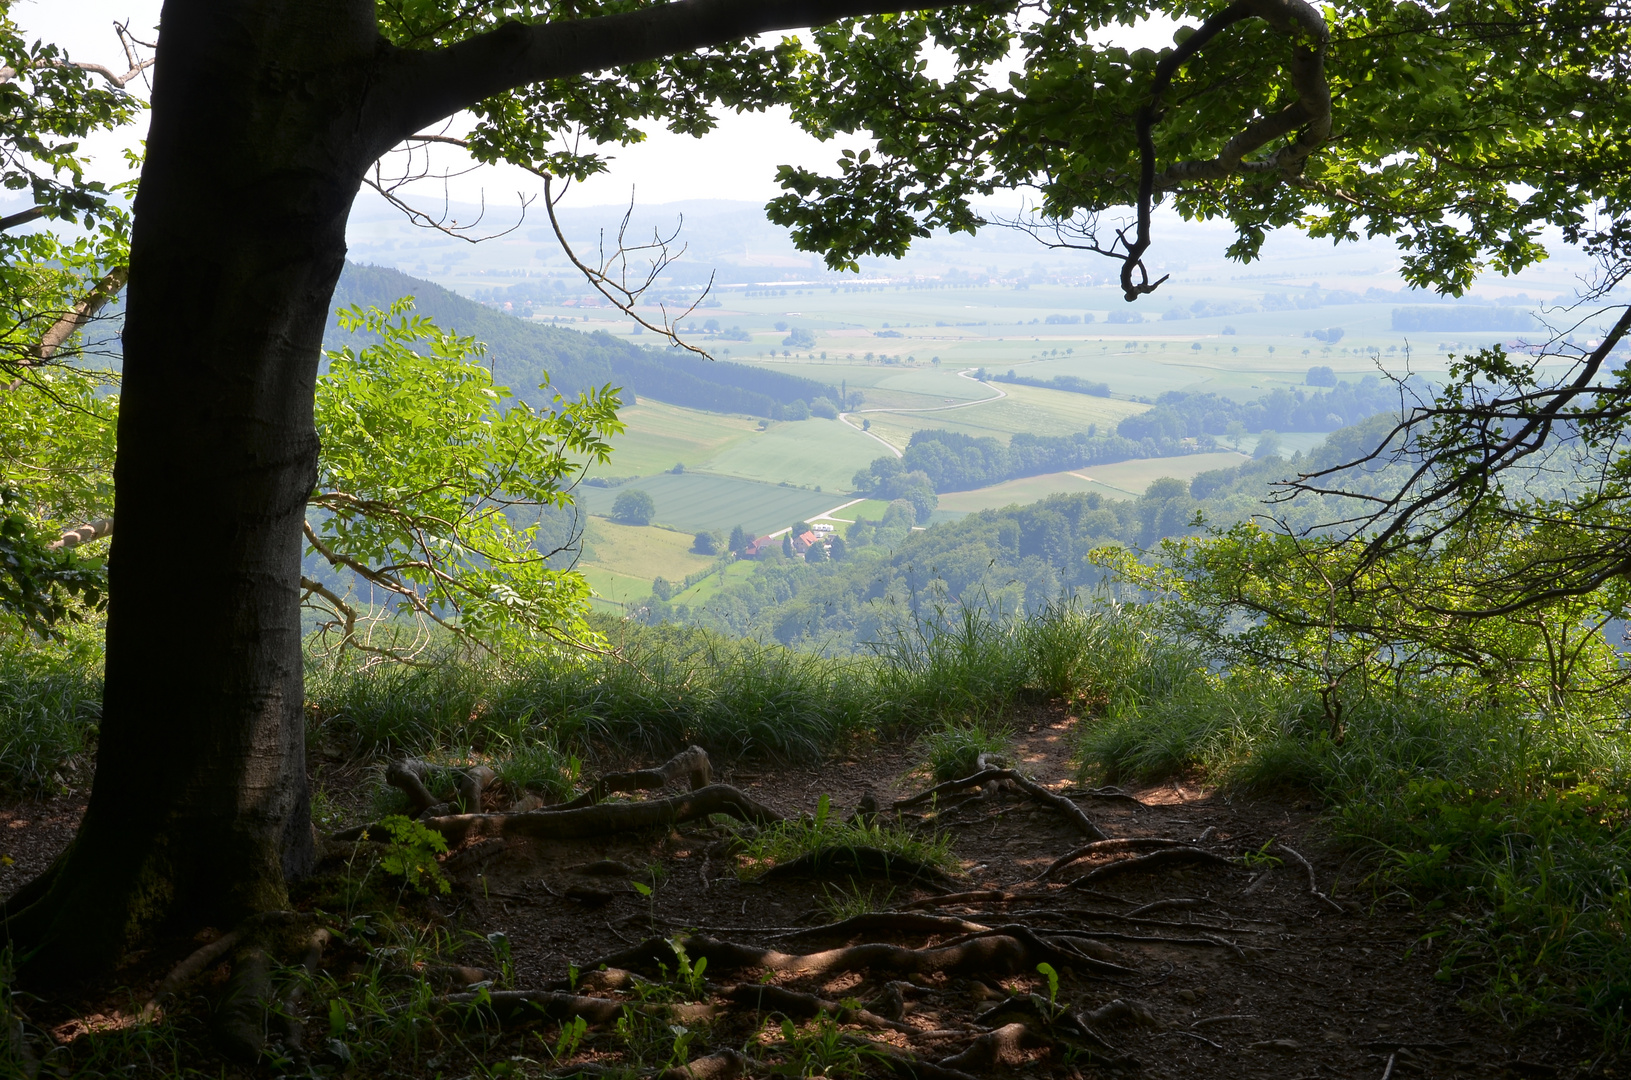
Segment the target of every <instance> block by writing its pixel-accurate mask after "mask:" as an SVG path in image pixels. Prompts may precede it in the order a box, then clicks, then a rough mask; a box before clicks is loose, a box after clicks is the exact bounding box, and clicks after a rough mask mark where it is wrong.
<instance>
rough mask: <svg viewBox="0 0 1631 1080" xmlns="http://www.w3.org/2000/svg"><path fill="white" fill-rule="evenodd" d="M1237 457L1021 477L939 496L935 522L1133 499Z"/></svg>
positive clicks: (1190, 457) (1141, 462)
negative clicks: (1079, 498)
mask: <svg viewBox="0 0 1631 1080" xmlns="http://www.w3.org/2000/svg"><path fill="white" fill-rule="evenodd" d="M1245 460H1246V457H1245V455H1243V454H1237V453H1234V452H1232V451H1224V452H1221V453H1216V454H1187V455H1184V456H1182V457H1163V458H1139V459H1137V460H1135V461H1118V462H1116V463H1114V464H1112V465H1094V466H1091V467H1087V468H1081V469H1074V470H1068V471H1066V472H1056V473H1047V474H1045V475H1043V476H1025V477H1021V478H1020V479H1018V480H1008V481H1005V482H1004V483H1001V484H993V485H991V486H990V487H983V488H976V489H975V490H973V491H954V492H950V493H947V494H944V495H941V496H940V506H939V508H938V509H937V510H936V511H935V520H936V521H947V520H951V519H953V518H957V517H961V516H962V515H964V514H969V513H973V512H974V511H976V510H997V509H1000V508H1002V507H1004V506H1013V505H1015V504H1016V503H1017V504H1019V505H1024V504H1026V503H1033V502H1037V501H1039V500H1042V499H1045V498H1047V497H1048V496H1049V495H1061V494H1066V495H1068V494H1073V493H1076V492H1095V491H1096V492H1098V493H1099V494H1100V495H1103V496H1104V497H1105V498H1107V499H1136V498H1137V497H1138V496H1139V495H1141V494H1143V492H1144V489H1145V488H1147V487H1149V486H1150V483H1151V482H1152V481H1155V480H1159V479H1160V478H1162V477H1165V476H1171V477H1176V478H1177V479H1179V480H1185V481H1187V480H1191V479H1193V478H1194V477H1195V476H1197V475H1198V474H1200V473H1203V472H1206V471H1208V470H1210V469H1224V468H1228V467H1230V466H1234V465H1239V464H1240V463H1241V462H1243V461H1245Z"/></svg>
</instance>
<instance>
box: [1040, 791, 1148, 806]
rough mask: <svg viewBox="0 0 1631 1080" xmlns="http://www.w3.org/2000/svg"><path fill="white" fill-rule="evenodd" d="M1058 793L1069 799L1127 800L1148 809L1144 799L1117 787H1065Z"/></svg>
mask: <svg viewBox="0 0 1631 1080" xmlns="http://www.w3.org/2000/svg"><path fill="white" fill-rule="evenodd" d="M1059 794H1061V795H1063V796H1065V797H1066V798H1070V799H1081V798H1087V799H1109V800H1111V801H1114V802H1129V803H1132V804H1133V805H1134V806H1136V807H1138V808H1139V809H1140V810H1148V809H1149V804H1147V803H1146V802H1144V800H1142V799H1140V798H1137V797H1136V796H1133V795H1130V794H1128V793H1127V792H1125V791H1123V790H1121V789H1120V788H1118V787H1101V788H1066V789H1065V790H1063V791H1061V792H1060V793H1059Z"/></svg>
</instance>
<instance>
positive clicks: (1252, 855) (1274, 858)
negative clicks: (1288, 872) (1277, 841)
mask: <svg viewBox="0 0 1631 1080" xmlns="http://www.w3.org/2000/svg"><path fill="white" fill-rule="evenodd" d="M1273 843H1274V838H1273V837H1270V838H1269V839H1268V840H1267V841H1265V842H1264V844H1263V846H1262V847H1260V848H1258V849H1257V850H1256V851H1245V852H1242V853H1241V855H1240V865H1241V866H1244V867H1245V868H1246V869H1248V870H1272V869H1274V868H1275V867H1277V866H1283V865H1285V860H1284V859H1281V858H1280V857H1279V856H1278V855H1270V854H1269V847H1270V846H1271V845H1272V844H1273Z"/></svg>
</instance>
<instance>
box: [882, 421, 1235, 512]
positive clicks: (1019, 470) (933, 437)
mask: <svg viewBox="0 0 1631 1080" xmlns="http://www.w3.org/2000/svg"><path fill="white" fill-rule="evenodd" d="M1212 449H1216V447H1215V445H1214V443H1213V441H1212V439H1211V438H1210V437H1207V436H1203V437H1202V438H1200V439H1196V440H1193V441H1191V442H1188V443H1186V442H1184V441H1183V439H1182V437H1181V436H1179V437H1169V436H1166V435H1158V436H1152V437H1144V436H1141V437H1139V438H1136V439H1134V438H1128V437H1126V436H1125V435H1124V434H1116V435H1099V434H1096V433H1087V432H1077V433H1076V434H1074V435H1032V434H1030V433H1029V432H1023V431H1022V432H1017V433H1015V434H1014V436H1013V437H1012V438H1011V439H1010V440H1009V442H1008V444H1007V445H1006V446H1004V445H1003V444H1002V442H1001V441H999V440H997V439H995V438H992V437H991V436H989V435H978V436H976V435H965V434H963V433H961V432H956V431H947V430H945V429H943V428H923V429H920V430H918V431H914V432H913V433H912V438H911V440H910V441H909V442H908V443H907V445H906V450H905V452H904V453H903V454H902V456H901V457H900V458H898V459H897V458H895V457H892V456H891V457H881V458H878V459H877V460H875V461H873V463H872V464H871V465H869V466H867V468H865V469H862V470H861V471H859V472H857V473H856V474H855V478H854V481H853V483H854V485H855V489H856V490H857V491H861V492H865V493H867V494H868V495H870V496H872V497H873V498H879V499H909V500H911V501H912V502H913V504H914V505H926V506H927V510H924V511H922V512H921V519H922V520H924V521H927V520H928V515H929V513H930V512H932V511H933V510H934V504H933V503H932V502H931V501H930V499H931V497H932V496H933V495H934V494H935V493H937V492H947V491H970V490H972V489H974V488H981V487H987V486H989V485H991V484H999V483H1001V482H1002V481H1004V480H1013V479H1017V478H1018V477H1022V476H1040V475H1042V474H1044V473H1051V472H1061V471H1063V470H1065V469H1080V468H1084V467H1086V466H1088V465H1105V464H1109V463H1110V462H1114V461H1129V460H1131V459H1133V458H1144V457H1164V456H1170V455H1174V454H1186V453H1199V452H1202V451H1205V450H1212Z"/></svg>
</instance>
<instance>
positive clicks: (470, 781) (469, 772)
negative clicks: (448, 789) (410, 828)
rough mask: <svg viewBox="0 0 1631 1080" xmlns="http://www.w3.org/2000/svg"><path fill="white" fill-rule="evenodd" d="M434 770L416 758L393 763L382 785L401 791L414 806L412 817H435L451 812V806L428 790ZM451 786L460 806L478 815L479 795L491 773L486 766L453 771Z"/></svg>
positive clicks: (387, 767)
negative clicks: (384, 783)
mask: <svg viewBox="0 0 1631 1080" xmlns="http://www.w3.org/2000/svg"><path fill="white" fill-rule="evenodd" d="M434 771H435V766H433V765H431V764H430V763H429V762H427V761H420V760H419V759H417V758H406V759H404V760H402V761H393V762H391V764H389V765H387V766H386V767H385V782H386V783H387V784H390V785H391V786H392V787H394V788H397V789H398V790H400V791H401V792H402V793H403V794H404V795H406V796H407V797H408V802H409V803H411V804H412V806H413V813H412V814H411V815H409V816H411V817H416V818H418V817H438V816H441V815H442V814H446V813H447V812H449V811H450V810H452V809H453V805H452V804H451V803H448V802H444V801H442V800H440V799H438V798H437V797H436V796H435V795H434V794H433V793H432V792H431V790H430V786H429V780H430V777H431V775H432V773H433V772H434ZM452 772H453V784H454V787H455V789H456V790H457V791H458V797H459V804H460V806H461V807H462V808H463V809H465V810H468V811H472V812H480V810H481V796H482V792H484V791H485V790H486V789H487V785H489V784H491V783H492V782H493V770H491V769H489V768H488V767H487V766H485V765H473V766H471V767H470V768H467V769H454V770H452Z"/></svg>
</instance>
